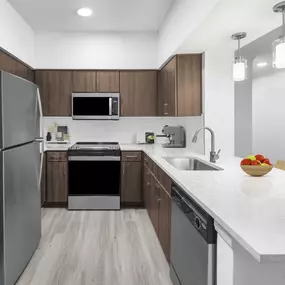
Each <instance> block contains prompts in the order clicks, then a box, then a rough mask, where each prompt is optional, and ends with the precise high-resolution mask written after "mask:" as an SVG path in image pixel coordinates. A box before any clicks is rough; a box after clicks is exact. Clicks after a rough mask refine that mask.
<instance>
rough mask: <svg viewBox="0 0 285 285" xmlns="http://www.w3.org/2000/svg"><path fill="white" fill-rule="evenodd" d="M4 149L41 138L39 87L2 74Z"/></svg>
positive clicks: (1, 143) (0, 103) (1, 141)
mask: <svg viewBox="0 0 285 285" xmlns="http://www.w3.org/2000/svg"><path fill="white" fill-rule="evenodd" d="M0 76H1V80H0V120H1V122H0V128H1V129H0V149H3V148H7V147H12V146H15V145H19V144H22V143H26V142H30V141H33V140H34V139H35V138H36V137H39V136H40V135H39V118H38V117H39V114H38V102H37V85H35V84H33V83H31V82H29V81H27V80H25V79H22V78H20V77H17V76H14V75H12V74H9V73H7V72H4V71H1V72H0Z"/></svg>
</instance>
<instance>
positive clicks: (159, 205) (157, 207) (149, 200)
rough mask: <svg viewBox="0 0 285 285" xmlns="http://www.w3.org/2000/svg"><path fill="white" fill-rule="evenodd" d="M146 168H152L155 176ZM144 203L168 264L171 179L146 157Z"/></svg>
mask: <svg viewBox="0 0 285 285" xmlns="http://www.w3.org/2000/svg"><path fill="white" fill-rule="evenodd" d="M148 166H152V169H153V170H154V171H153V172H155V173H156V174H158V173H159V175H158V176H157V175H155V174H154V173H153V172H151V170H150V169H149V168H148ZM143 185H144V203H145V207H146V209H147V211H148V214H149V217H150V220H151V222H152V225H153V227H154V229H155V231H156V234H157V236H158V238H159V241H160V244H161V247H162V249H163V252H164V254H165V257H166V259H167V261H168V262H170V240H171V236H170V235H171V194H170V193H171V179H170V178H169V177H168V176H167V174H166V173H164V171H163V170H162V169H160V168H159V167H158V166H157V165H156V164H155V163H154V162H153V161H151V160H150V159H149V158H148V157H144V174H143Z"/></svg>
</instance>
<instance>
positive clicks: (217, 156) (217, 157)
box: [215, 149, 221, 160]
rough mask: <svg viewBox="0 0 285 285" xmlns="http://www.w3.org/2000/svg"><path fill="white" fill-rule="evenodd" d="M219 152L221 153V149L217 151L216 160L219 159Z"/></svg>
mask: <svg viewBox="0 0 285 285" xmlns="http://www.w3.org/2000/svg"><path fill="white" fill-rule="evenodd" d="M220 152H221V149H219V150H218V152H217V153H216V154H215V159H216V160H217V159H219V158H220Z"/></svg>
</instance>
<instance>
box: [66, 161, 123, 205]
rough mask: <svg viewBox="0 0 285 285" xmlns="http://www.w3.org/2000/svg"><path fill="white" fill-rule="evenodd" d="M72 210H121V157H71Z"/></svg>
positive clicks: (70, 195) (70, 191)
mask: <svg viewBox="0 0 285 285" xmlns="http://www.w3.org/2000/svg"><path fill="white" fill-rule="evenodd" d="M68 160H69V161H68V168H69V194H68V208H69V209H119V208H120V173H121V162H120V157H115V156H110V157H108V156H102V157H94V156H93V157H92V156H70V157H69V158H68Z"/></svg>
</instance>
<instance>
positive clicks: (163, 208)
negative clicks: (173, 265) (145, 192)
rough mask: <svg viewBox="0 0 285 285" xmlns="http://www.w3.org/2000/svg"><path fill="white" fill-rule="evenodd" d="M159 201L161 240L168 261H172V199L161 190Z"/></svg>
mask: <svg viewBox="0 0 285 285" xmlns="http://www.w3.org/2000/svg"><path fill="white" fill-rule="evenodd" d="M160 193H161V197H160V199H159V222H158V225H159V235H158V236H159V240H160V244H161V247H162V249H163V252H164V254H165V257H166V259H167V261H168V262H169V261H170V234H171V233H170V231H171V198H170V196H169V194H168V193H167V192H166V190H165V189H163V188H161V192H160Z"/></svg>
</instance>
